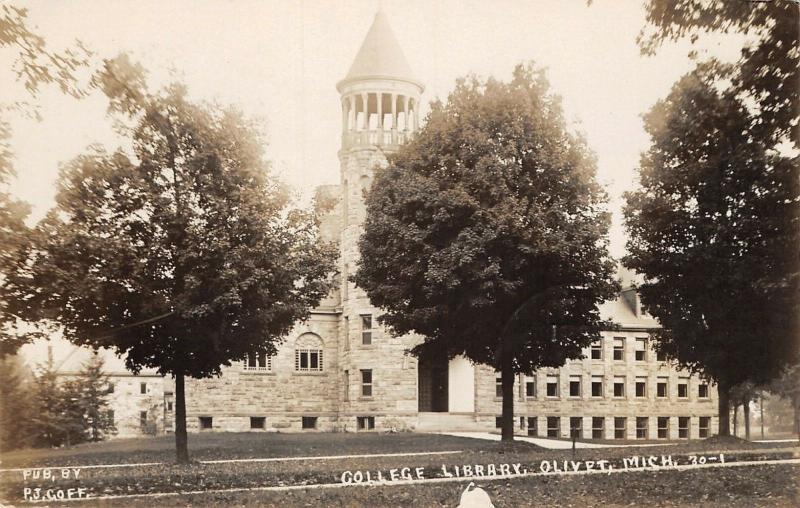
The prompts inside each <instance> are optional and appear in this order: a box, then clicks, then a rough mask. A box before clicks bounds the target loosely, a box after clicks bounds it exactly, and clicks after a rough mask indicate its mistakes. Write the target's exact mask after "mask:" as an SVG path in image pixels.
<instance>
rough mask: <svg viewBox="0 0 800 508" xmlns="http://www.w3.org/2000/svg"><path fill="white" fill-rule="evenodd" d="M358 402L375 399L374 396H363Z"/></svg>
mask: <svg viewBox="0 0 800 508" xmlns="http://www.w3.org/2000/svg"><path fill="white" fill-rule="evenodd" d="M358 400H365V401H370V400H375V397H373V396H372V395H362V396H360V397H359V398H358Z"/></svg>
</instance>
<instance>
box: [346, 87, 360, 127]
mask: <svg viewBox="0 0 800 508" xmlns="http://www.w3.org/2000/svg"><path fill="white" fill-rule="evenodd" d="M348 100H349V102H350V111H349V112H348V113H347V114H348V117H349V115H353V119H352V120H350V125H349V127H348V130H351V131H354V130H356V122H357V121H358V111H356V96H355V95H351V96H350V97H348Z"/></svg>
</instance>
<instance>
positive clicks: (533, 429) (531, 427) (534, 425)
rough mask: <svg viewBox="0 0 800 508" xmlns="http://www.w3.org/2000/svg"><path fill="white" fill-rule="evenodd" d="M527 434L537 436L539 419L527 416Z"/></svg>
mask: <svg viewBox="0 0 800 508" xmlns="http://www.w3.org/2000/svg"><path fill="white" fill-rule="evenodd" d="M528 435H529V436H538V435H539V419H538V418H536V417H535V416H529V417H528Z"/></svg>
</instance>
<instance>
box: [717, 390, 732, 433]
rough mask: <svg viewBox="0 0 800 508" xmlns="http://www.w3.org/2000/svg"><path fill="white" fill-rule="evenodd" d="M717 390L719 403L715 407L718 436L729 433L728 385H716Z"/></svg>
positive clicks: (729, 405) (729, 400) (729, 404)
mask: <svg viewBox="0 0 800 508" xmlns="http://www.w3.org/2000/svg"><path fill="white" fill-rule="evenodd" d="M717 389H718V391H719V405H718V409H717V417H718V418H719V432H718V434H719V435H720V436H730V435H731V399H730V394H729V393H728V387H727V386H723V385H718V387H717Z"/></svg>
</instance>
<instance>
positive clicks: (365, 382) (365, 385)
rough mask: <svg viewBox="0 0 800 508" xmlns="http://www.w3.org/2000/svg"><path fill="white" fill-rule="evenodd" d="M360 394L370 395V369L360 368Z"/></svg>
mask: <svg viewBox="0 0 800 508" xmlns="http://www.w3.org/2000/svg"><path fill="white" fill-rule="evenodd" d="M361 396H362V397H372V370H371V369H362V370H361Z"/></svg>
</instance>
